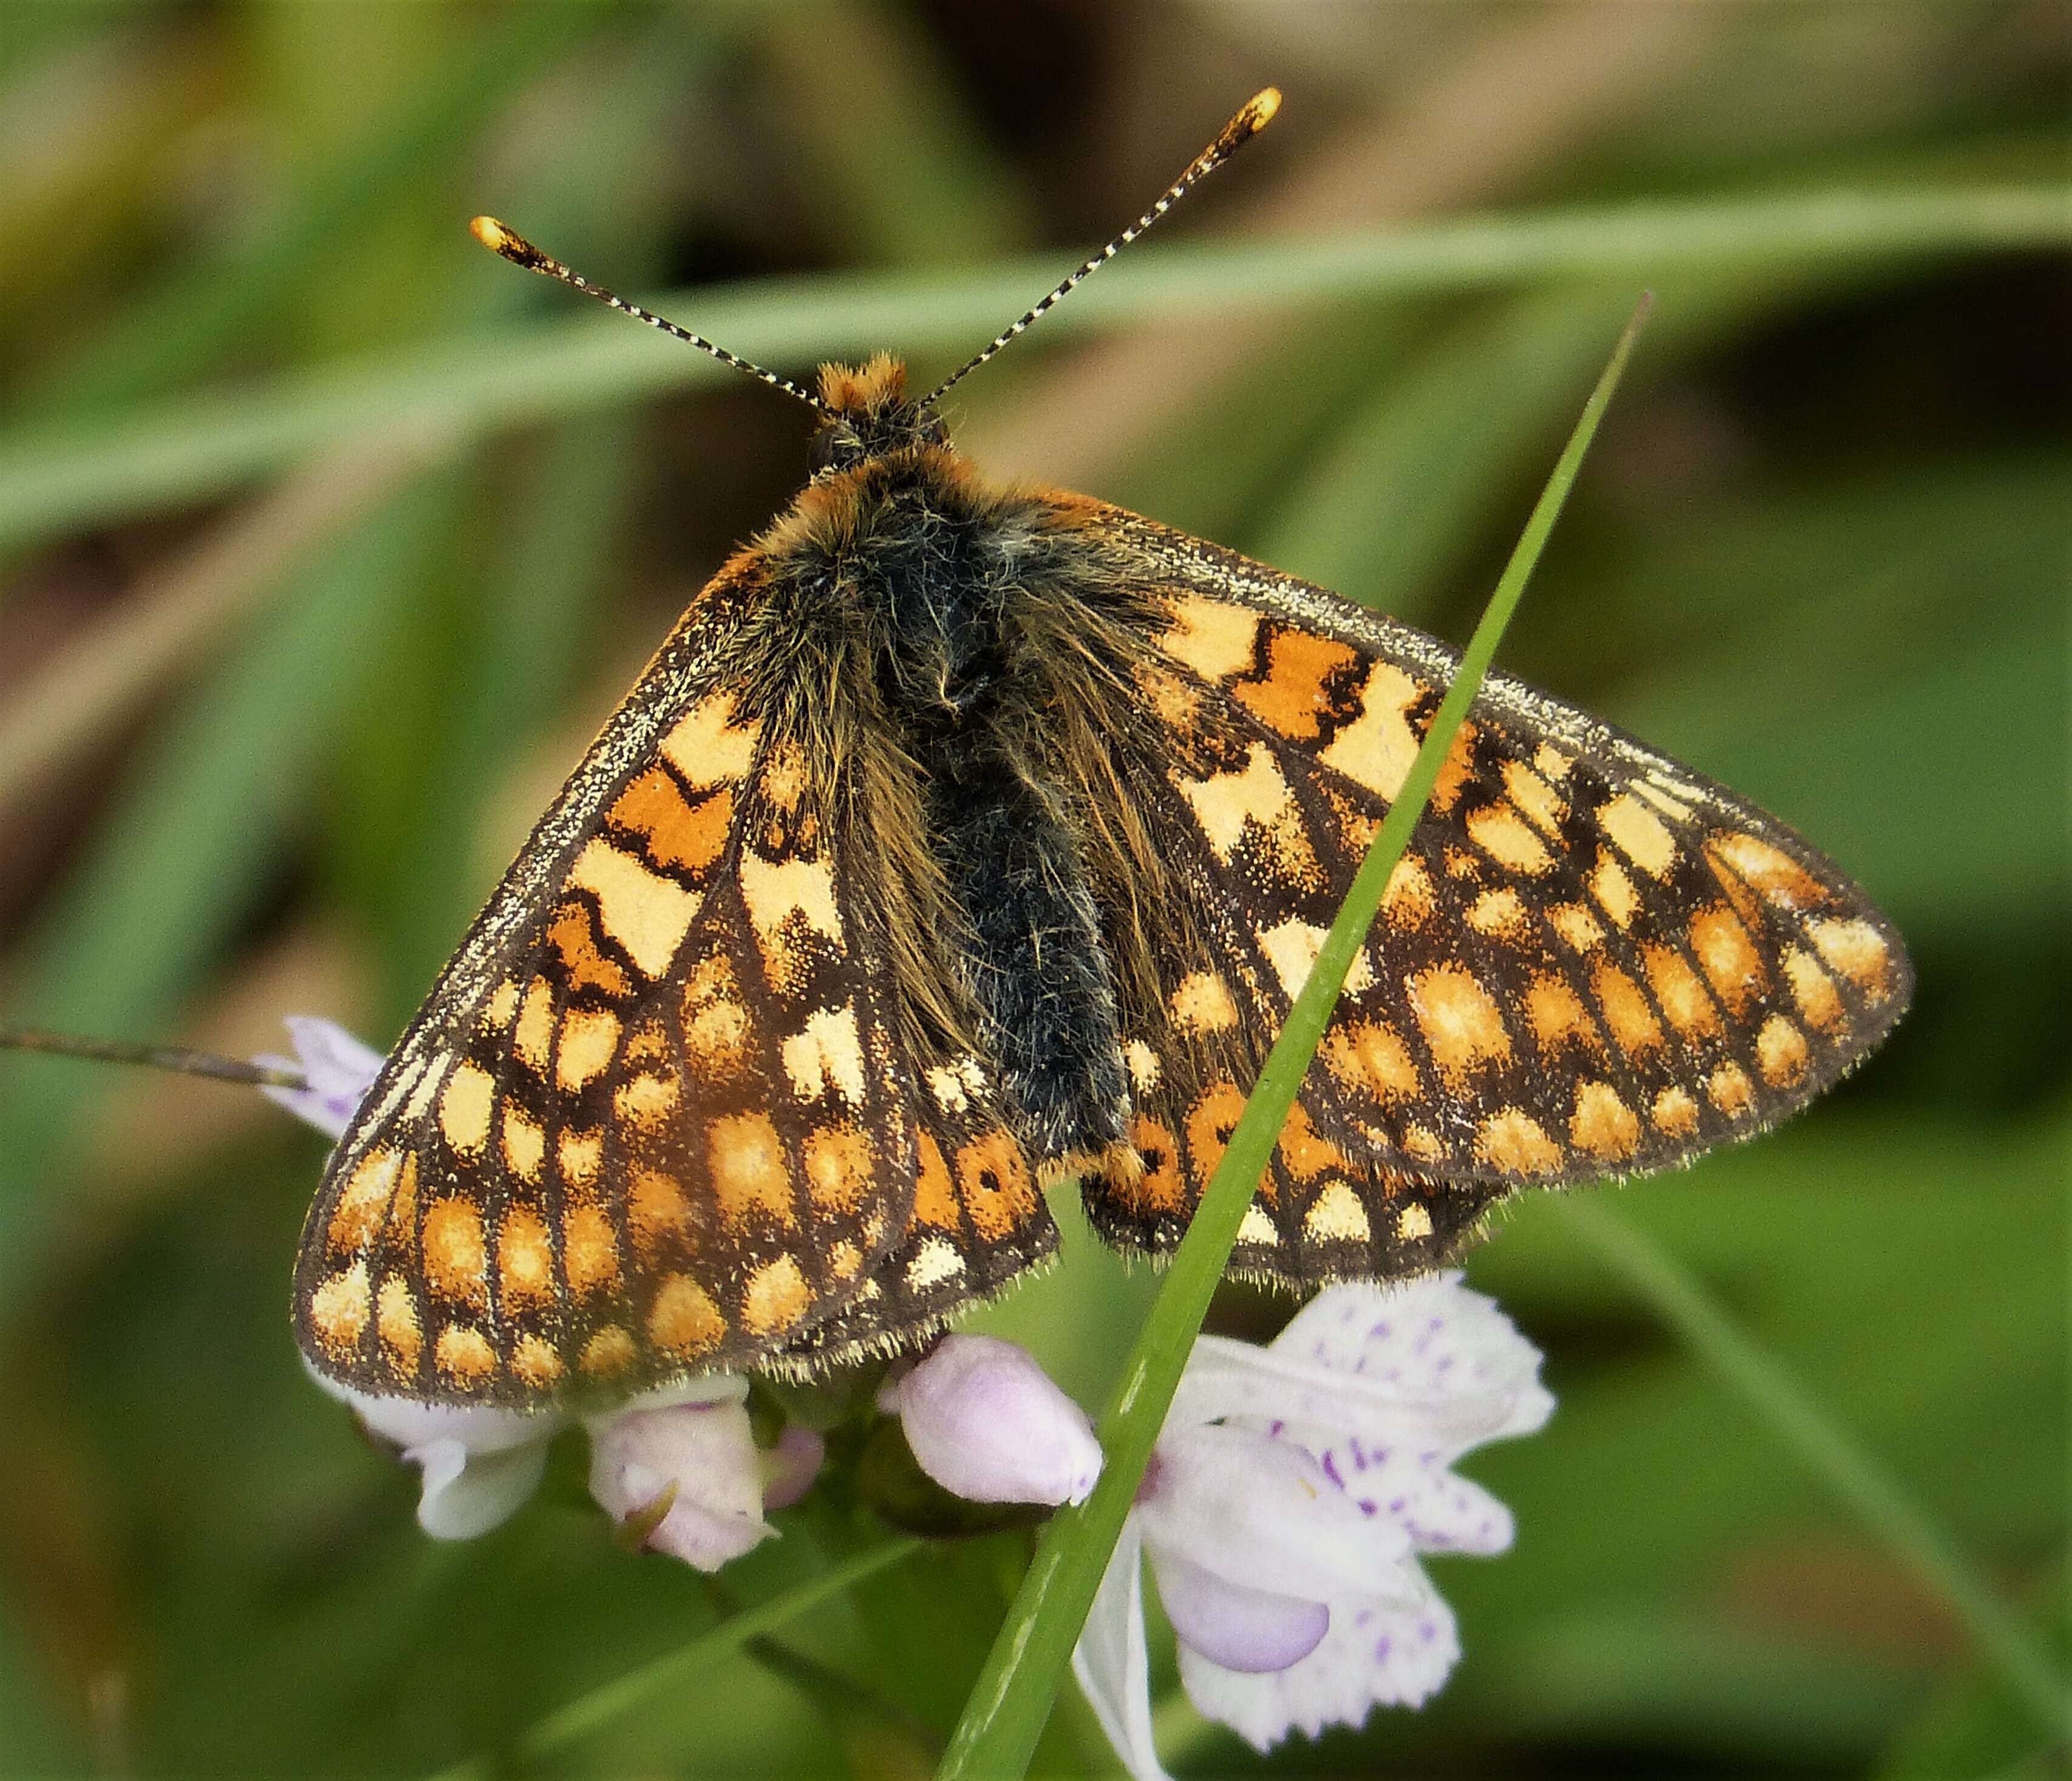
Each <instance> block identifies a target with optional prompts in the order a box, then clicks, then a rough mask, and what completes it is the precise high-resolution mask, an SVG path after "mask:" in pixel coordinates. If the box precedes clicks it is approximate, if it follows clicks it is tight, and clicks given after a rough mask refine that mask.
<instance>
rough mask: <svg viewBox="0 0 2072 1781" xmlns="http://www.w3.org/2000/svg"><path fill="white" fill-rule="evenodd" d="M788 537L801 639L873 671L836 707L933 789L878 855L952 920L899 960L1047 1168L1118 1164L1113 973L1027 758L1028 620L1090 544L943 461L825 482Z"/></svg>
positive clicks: (1077, 863)
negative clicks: (963, 1040) (960, 1026)
mask: <svg viewBox="0 0 2072 1781" xmlns="http://www.w3.org/2000/svg"><path fill="white" fill-rule="evenodd" d="M778 536H779V537H780V539H781V543H780V545H779V549H778V551H777V553H775V556H774V557H773V561H774V564H775V568H776V570H777V572H778V573H779V574H781V575H783V576H784V577H785V578H787V579H789V580H791V582H793V583H794V585H795V586H796V587H798V588H799V589H800V590H810V591H809V593H806V594H802V595H801V601H800V607H801V609H800V619H801V622H802V624H803V625H804V626H805V627H811V628H814V629H828V630H837V631H842V632H844V633H845V635H847V636H848V637H849V639H850V640H851V643H850V645H849V647H846V648H842V649H841V650H838V651H837V650H833V649H830V650H828V651H827V652H826V653H827V654H828V656H830V657H833V656H836V655H837V654H839V655H841V656H844V657H845V658H846V659H847V660H849V663H850V664H851V665H852V668H862V666H863V664H868V668H867V674H866V678H867V684H865V685H859V686H853V687H850V688H848V689H835V693H836V696H837V697H852V698H861V699H863V700H866V701H869V702H870V705H871V706H872V708H873V710H874V716H875V718H876V720H877V721H876V722H874V724H873V725H871V726H866V727H867V728H868V729H869V730H870V732H871V734H873V735H874V737H875V738H877V740H878V745H880V746H882V744H883V743H885V742H887V741H890V739H892V738H896V742H897V747H898V752H899V754H900V755H902V757H903V758H904V759H905V760H906V761H907V762H908V763H911V764H912V766H913V767H914V768H915V776H916V784H917V785H918V786H919V787H920V788H921V790H920V796H919V800H918V807H917V808H916V810H915V814H916V815H917V816H918V818H919V825H920V828H921V831H922V833H920V834H919V836H916V837H893V836H887V837H885V840H886V846H885V848H884V852H885V853H886V855H887V856H888V857H895V856H896V857H897V858H911V859H913V860H915V861H926V862H930V864H929V866H928V868H927V870H929V871H930V872H931V874H933V875H934V876H935V878H936V879H937V881H938V882H939V888H940V891H941V893H942V895H943V899H944V900H945V901H946V903H947V905H948V907H947V910H946V911H945V913H946V914H947V915H948V918H949V919H948V923H946V924H945V925H944V926H943V928H942V929H941V931H940V932H935V933H931V934H925V935H915V936H912V938H911V942H910V944H907V945H906V946H905V947H904V948H902V949H901V950H902V952H904V953H905V954H906V956H909V957H911V959H912V960H914V961H915V965H916V966H917V968H918V969H920V970H922V971H923V972H925V971H927V970H928V969H931V967H934V968H937V969H940V970H941V971H942V972H943V973H946V974H947V975H948V977H950V978H951V979H952V981H953V983H954V985H955V986H956V990H957V991H958V992H959V993H960V997H961V1000H962V1001H963V1002H964V1006H965V1011H966V1012H967V1013H968V1016H969V1022H970V1027H971V1030H972V1034H973V1035H974V1036H975V1038H976V1042H977V1045H978V1048H979V1049H980V1051H981V1052H982V1053H983V1054H984V1055H985V1056H986V1057H987V1059H989V1062H990V1063H991V1064H992V1065H993V1068H994V1070H995V1071H996V1072H997V1079H998V1081H999V1084H1000V1087H1001V1092H1002V1099H1003V1101H1004V1103H1005V1106H1004V1111H1005V1113H1007V1114H1008V1115H1009V1117H1010V1118H1011V1119H1012V1121H1013V1125H1014V1128H1015V1130H1016V1133H1017V1137H1020V1138H1021V1140H1022V1143H1023V1146H1024V1147H1025V1148H1026V1150H1028V1152H1029V1153H1030V1157H1031V1158H1032V1159H1033V1160H1034V1161H1035V1162H1037V1163H1038V1165H1039V1166H1042V1165H1043V1164H1046V1163H1048V1164H1050V1165H1052V1166H1059V1165H1061V1164H1063V1162H1065V1161H1066V1160H1067V1159H1070V1158H1082V1159H1083V1158H1087V1157H1091V1156H1093V1155H1097V1154H1100V1153H1101V1152H1103V1151H1105V1150H1108V1148H1109V1147H1111V1146H1113V1145H1115V1144H1116V1143H1117V1142H1118V1141H1120V1139H1121V1137H1123V1135H1124V1125H1125V1122H1126V1118H1127V1113H1128V1094H1127V1089H1126V1086H1125V1080H1124V1074H1123V1065H1122V1058H1121V1051H1120V1034H1119V1031H1118V1025H1117V1015H1116V993H1115V984H1114V973H1113V970H1112V965H1111V964H1110V961H1109V959H1108V954H1107V952H1106V950H1105V948H1104V945H1103V942H1102V938H1101V922H1100V911H1099V909H1098V907H1097V905H1096V898H1095V896H1094V894H1093V891H1092V890H1091V886H1090V885H1089V883H1088V880H1087V867H1086V864H1085V862H1084V859H1083V849H1082V847H1081V845H1080V840H1079V834H1078V833H1077V829H1078V824H1077V821H1076V810H1077V805H1078V803H1079V800H1075V798H1073V797H1072V796H1070V795H1069V793H1068V792H1067V789H1066V788H1064V787H1063V786H1062V785H1060V784H1057V783H1055V782H1054V777H1053V772H1052V768H1051V765H1050V763H1049V762H1048V761H1047V760H1046V758H1045V755H1044V753H1043V751H1041V750H1039V749H1033V748H1032V747H1030V736H1031V734H1033V733H1034V731H1035V730H1038V729H1039V728H1040V727H1041V726H1039V725H1032V723H1031V721H1030V719H1031V709H1030V708H1031V704H1032V699H1033V701H1034V703H1035V704H1037V705H1053V704H1054V701H1052V700H1049V699H1046V698H1044V697H1042V695H1041V693H1036V692H1033V691H1032V689H1034V688H1040V687H1041V685H1042V683H1043V682H1044V681H1045V678H1046V676H1045V672H1044V666H1043V664H1042V663H1040V662H1033V661H1031V660H1030V659H1029V640H1028V638H1027V635H1026V631H1025V628H1024V627H1023V626H1022V623H1021V622H1020V620H1021V617H1022V613H1023V611H1024V609H1025V608H1026V606H1027V605H1028V603H1029V602H1030V599H1031V598H1034V597H1038V596H1037V594H1036V592H1035V590H1040V589H1041V588H1042V586H1045V585H1046V584H1047V583H1049V582H1053V581H1055V580H1058V579H1059V578H1061V577H1062V576H1063V574H1068V573H1069V570H1067V566H1066V565H1065V564H1064V563H1063V561H1061V559H1063V558H1067V557H1073V556H1074V555H1075V553H1077V552H1078V551H1079V547H1078V546H1077V545H1075V541H1073V540H1072V538H1071V537H1070V535H1069V532H1068V531H1061V529H1060V528H1059V525H1058V523H1057V520H1056V517H1055V515H1054V512H1053V510H1052V509H1051V508H1050V506H1049V505H1048V504H1046V503H1045V502H1044V501H1042V500H1040V499H1038V498H1034V497H1030V496H1022V495H1019V494H1016V493H1014V492H1008V491H1002V490H997V489H994V488H992V487H988V486H987V485H985V483H982V482H981V481H980V479H978V478H977V477H976V476H975V475H973V474H972V471H970V470H969V468H968V466H966V465H965V464H964V462H963V460H962V459H959V458H958V457H957V456H956V454H954V453H952V452H951V451H949V450H947V449H944V448H939V447H923V448H921V449H918V450H901V451H898V452H894V453H890V454H887V455H885V456H882V457H878V458H874V459H866V460H865V461H864V462H862V463H858V464H857V465H856V466H854V467H853V468H851V469H849V470H847V471H837V473H835V474H833V475H829V476H827V477H825V478H824V479H822V481H821V482H820V483H817V484H816V486H815V487H813V488H812V489H811V490H809V491H808V496H807V497H806V499H805V500H802V502H801V504H800V508H798V509H796V510H795V512H794V513H793V514H792V515H791V516H787V520H786V521H785V522H783V524H781V525H780V527H779V534H778ZM910 842H911V845H910ZM896 876H897V872H896V869H895V872H894V877H895V878H896ZM887 903H888V907H889V909H890V920H891V921H892V923H894V925H895V926H900V925H911V923H914V922H915V920H916V919H917V918H918V917H919V915H921V914H922V913H923V907H924V906H923V903H917V902H916V900H915V899H910V898H909V897H907V896H906V895H905V894H904V887H903V886H902V885H900V884H899V883H898V882H892V883H889V884H888V886H887ZM911 988H912V992H913V995H914V997H915V999H916V1000H917V1001H918V1000H919V998H920V997H923V996H926V995H929V994H934V995H937V996H939V995H940V994H941V993H942V990H941V987H940V986H939V985H927V984H924V983H919V982H917V983H915V984H914V985H912V986H911Z"/></svg>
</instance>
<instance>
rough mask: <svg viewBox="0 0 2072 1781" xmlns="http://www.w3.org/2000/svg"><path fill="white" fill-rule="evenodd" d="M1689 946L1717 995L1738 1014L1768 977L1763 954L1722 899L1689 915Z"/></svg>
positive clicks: (1738, 918) (1739, 919)
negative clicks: (1763, 964)
mask: <svg viewBox="0 0 2072 1781" xmlns="http://www.w3.org/2000/svg"><path fill="white" fill-rule="evenodd" d="M1688 932H1689V933H1690V936H1691V950H1692V952H1695V953H1696V955H1697V957H1698V963H1699V965H1700V966H1702V967H1703V968H1704V973H1705V975H1706V977H1708V979H1709V980H1710V981H1711V983H1712V988H1713V989H1714V991H1715V992H1716V993H1717V994H1718V996H1719V997H1720V1000H1721V1001H1722V1002H1725V1003H1726V1005H1727V1006H1729V1008H1731V1009H1733V1010H1734V1012H1735V1013H1736V1014H1739V1013H1740V1012H1741V1010H1742V1009H1743V1008H1745V1006H1747V1005H1748V1003H1749V1001H1750V1000H1751V999H1752V998H1753V997H1755V996H1756V995H1757V994H1758V993H1760V992H1761V991H1762V988H1763V985H1765V984H1766V983H1767V982H1768V981H1770V978H1769V973H1767V972H1766V971H1765V970H1764V969H1763V968H1762V954H1761V953H1760V952H1757V950H1756V948H1755V942H1754V941H1753V940H1750V939H1749V932H1748V930H1747V929H1746V928H1744V927H1742V926H1741V918H1740V917H1739V916H1737V915H1735V913H1734V912H1733V910H1731V909H1729V908H1728V907H1726V905H1725V903H1714V904H1713V905H1712V907H1710V908H1708V909H1701V910H1700V911H1698V913H1697V914H1696V915H1693V916H1692V918H1691V924H1690V928H1689V930H1688Z"/></svg>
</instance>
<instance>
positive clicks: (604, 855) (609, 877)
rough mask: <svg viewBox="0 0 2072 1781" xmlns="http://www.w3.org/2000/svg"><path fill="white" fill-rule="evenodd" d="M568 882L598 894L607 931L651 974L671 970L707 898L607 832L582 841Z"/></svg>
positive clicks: (640, 966) (650, 975) (628, 954)
mask: <svg viewBox="0 0 2072 1781" xmlns="http://www.w3.org/2000/svg"><path fill="white" fill-rule="evenodd" d="M569 883H570V884H571V885H573V886H575V887H576V888H577V889H578V890H583V891H590V892H592V893H593V894H594V895H595V896H596V898H597V903H598V916H599V919H601V920H602V923H603V925H604V931H605V932H606V935H608V936H610V937H611V940H614V941H615V943H616V944H618V945H619V946H620V947H621V948H623V949H624V951H625V952H626V953H627V956H628V957H630V958H631V960H633V962H634V964H635V965H637V966H639V969H641V970H642V971H643V973H646V974H647V975H648V977H661V976H662V975H663V974H664V973H666V972H667V971H668V969H669V964H670V961H671V960H672V959H674V958H675V957H676V948H678V947H679V946H680V945H682V944H683V942H684V936H685V935H686V934H687V933H689V932H690V928H691V919H692V918H693V916H694V915H697V912H698V904H699V903H700V902H701V900H702V899H701V897H700V895H699V894H698V892H697V891H686V890H685V889H684V887H683V886H681V885H680V884H676V883H674V882H672V881H671V880H669V879H668V878H662V877H660V876H658V875H657V874H655V873H652V872H651V871H649V870H648V868H647V867H646V866H643V865H642V864H641V863H640V862H639V861H638V860H637V859H635V858H634V857H633V856H632V855H631V853H622V852H621V851H620V850H619V849H618V848H616V847H614V846H613V845H611V842H610V841H606V840H605V839H604V838H603V837H602V836H598V837H593V838H592V839H591V840H590V841H586V842H585V843H584V844H583V849H582V852H581V853H578V854H577V855H576V860H575V864H574V866H572V867H571V868H570V869H569Z"/></svg>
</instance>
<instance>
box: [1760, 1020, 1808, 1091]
mask: <svg viewBox="0 0 2072 1781" xmlns="http://www.w3.org/2000/svg"><path fill="white" fill-rule="evenodd" d="M1755 1061H1756V1066H1757V1068H1758V1069H1760V1070H1761V1071H1762V1080H1764V1081H1765V1082H1766V1083H1768V1084H1770V1086H1771V1087H1772V1088H1789V1087H1790V1085H1791V1084H1793V1083H1794V1082H1797V1081H1798V1080H1799V1078H1800V1077H1802V1076H1804V1075H1805V1074H1806V1061H1807V1053H1806V1035H1805V1034H1803V1033H1802V1032H1800V1031H1799V1029H1798V1028H1797V1027H1795V1026H1793V1025H1792V1024H1791V1022H1790V1021H1788V1020H1786V1018H1784V1017H1783V1015H1782V1014H1772V1015H1771V1016H1770V1018H1769V1019H1768V1020H1766V1021H1765V1022H1763V1023H1762V1030H1761V1031H1760V1032H1758V1033H1757V1034H1756V1036H1755Z"/></svg>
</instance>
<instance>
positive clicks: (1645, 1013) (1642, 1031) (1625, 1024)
mask: <svg viewBox="0 0 2072 1781" xmlns="http://www.w3.org/2000/svg"><path fill="white" fill-rule="evenodd" d="M1590 987H1591V988H1592V989H1593V990H1595V991H1596V992H1597V1010H1598V1012H1599V1013H1600V1014H1602V1015H1603V1016H1604V1018H1605V1026H1607V1027H1608V1028H1609V1029H1610V1030H1611V1035H1612V1037H1613V1039H1615V1040H1616V1041H1617V1042H1618V1047H1619V1049H1620V1050H1621V1051H1624V1052H1625V1053H1626V1055H1628V1056H1630V1057H1632V1056H1638V1055H1639V1054H1640V1053H1641V1052H1642V1051H1653V1050H1655V1049H1656V1048H1657V1047H1659V1046H1660V1045H1661V1043H1663V1040H1662V1022H1660V1021H1659V1020H1657V1019H1656V1018H1655V1010H1653V1009H1652V1008H1651V1007H1649V1006H1648V1005H1647V997H1646V996H1645V995H1643V994H1642V993H1641V988H1640V985H1638V984H1637V983H1635V982H1634V981H1633V979H1632V978H1631V977H1628V976H1627V975H1626V973H1625V972H1623V971H1622V970H1620V969H1619V968H1618V966H1617V965H1599V966H1598V967H1597V971H1596V973H1594V974H1593V977H1591V979H1590Z"/></svg>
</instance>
